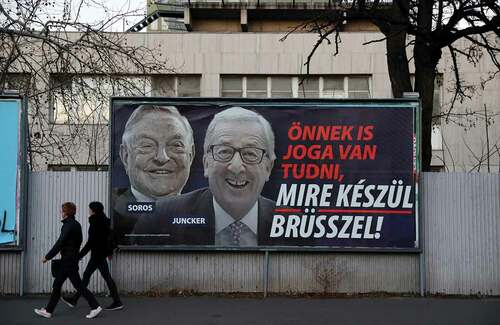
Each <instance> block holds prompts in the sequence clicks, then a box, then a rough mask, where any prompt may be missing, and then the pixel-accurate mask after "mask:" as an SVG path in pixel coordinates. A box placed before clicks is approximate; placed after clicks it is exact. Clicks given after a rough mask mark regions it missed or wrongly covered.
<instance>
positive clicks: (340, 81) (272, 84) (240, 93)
mask: <svg viewBox="0 0 500 325" xmlns="http://www.w3.org/2000/svg"><path fill="white" fill-rule="evenodd" d="M221 96H222V97H247V98H370V77H369V76H343V75H329V76H308V77H307V78H305V79H304V80H303V81H302V79H301V77H298V76H297V77H295V76H235V75H228V76H225V75H221Z"/></svg>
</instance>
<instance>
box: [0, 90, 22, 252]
mask: <svg viewBox="0 0 500 325" xmlns="http://www.w3.org/2000/svg"><path fill="white" fill-rule="evenodd" d="M0 121H1V129H2V136H1V137H0V145H1V147H2V155H0V184H2V186H1V187H0V248H2V249H3V248H6V247H11V246H18V245H19V244H20V241H19V240H20V238H19V234H20V232H19V227H20V224H21V216H22V211H24V204H22V199H23V198H24V195H23V193H24V185H23V183H22V180H23V176H24V168H25V159H24V152H25V148H24V134H23V133H24V127H23V101H22V99H21V98H20V97H17V96H0Z"/></svg>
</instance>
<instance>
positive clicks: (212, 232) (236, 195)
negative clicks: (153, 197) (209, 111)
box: [134, 107, 276, 246]
mask: <svg viewBox="0 0 500 325" xmlns="http://www.w3.org/2000/svg"><path fill="white" fill-rule="evenodd" d="M203 149H204V156H203V168H204V175H205V177H207V178H208V184H209V186H208V188H204V189H199V190H196V191H193V192H190V193H187V194H183V195H180V196H177V197H173V198H169V199H166V200H161V201H158V204H157V205H158V206H157V212H156V213H155V216H152V217H149V218H144V219H142V220H141V221H140V222H138V223H137V225H136V227H135V230H134V232H135V233H136V234H143V235H146V237H147V234H150V235H151V238H150V240H153V241H155V243H156V244H161V243H169V242H168V241H162V240H161V239H158V237H155V236H154V235H155V234H159V233H166V234H169V233H172V234H173V236H174V237H175V236H178V238H177V240H175V241H173V242H183V239H184V242H183V243H185V244H215V245H219V246H257V245H258V233H259V228H261V227H260V225H259V220H262V219H263V218H264V219H270V218H271V214H272V209H273V208H274V206H275V202H274V201H271V200H269V199H266V198H264V197H262V196H261V195H260V193H261V192H262V189H263V187H264V184H265V183H266V182H267V181H268V180H269V176H270V174H271V170H272V168H273V164H274V160H275V159H276V155H275V153H274V134H273V131H272V129H271V125H270V124H269V122H268V121H267V120H266V119H265V118H263V117H262V116H261V115H259V114H257V113H255V112H253V111H250V110H247V109H244V108H241V107H232V108H229V109H226V110H224V111H222V112H220V113H218V114H216V115H215V116H214V118H213V120H212V121H211V122H210V124H209V126H208V128H207V133H206V136H205V142H204V146H203ZM178 229H184V231H183V232H182V233H180V232H179V231H178Z"/></svg>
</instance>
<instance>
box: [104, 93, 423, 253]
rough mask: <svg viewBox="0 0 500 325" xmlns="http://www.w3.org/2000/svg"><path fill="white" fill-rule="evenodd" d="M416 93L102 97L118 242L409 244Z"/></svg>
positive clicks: (414, 209) (412, 238) (413, 216)
mask: <svg viewBox="0 0 500 325" xmlns="http://www.w3.org/2000/svg"><path fill="white" fill-rule="evenodd" d="M418 110H419V102H418V100H415V99H413V100H410V99H403V100H385V101H384V100H305V99H302V100H284V99H283V100H270V99H267V100H266V99H262V100H260V99H254V100H252V99H220V98H216V99H201V98H197V99H172V98H113V99H112V101H111V121H112V122H111V129H110V131H111V141H110V146H111V148H110V149H111V156H112V163H111V168H110V173H111V184H110V186H111V191H110V192H111V200H110V205H111V207H112V209H111V211H112V212H111V216H112V219H113V226H114V229H115V232H116V234H117V236H118V238H119V243H120V244H121V245H123V246H128V247H140V248H147V247H152V246H154V247H155V248H158V247H159V246H161V247H164V248H166V249H179V248H182V249H190V248H192V249H211V248H214V249H221V248H230V249H235V248H236V249H239V248H240V249H297V250H300V249H313V250H314V249H367V250H371V249H373V250H380V249H382V250H384V249H385V250H415V249H418V248H419V245H418V192H417V191H418V187H417V185H418V171H419V150H418V142H417V139H418V138H419V135H418V133H419V126H418V124H419V122H418Z"/></svg>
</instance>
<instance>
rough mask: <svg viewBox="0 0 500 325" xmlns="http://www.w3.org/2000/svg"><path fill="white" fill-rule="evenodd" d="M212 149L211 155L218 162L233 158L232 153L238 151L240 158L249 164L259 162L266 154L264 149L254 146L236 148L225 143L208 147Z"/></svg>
mask: <svg viewBox="0 0 500 325" xmlns="http://www.w3.org/2000/svg"><path fill="white" fill-rule="evenodd" d="M209 150H210V151H212V157H213V158H214V160H215V161H219V162H229V161H231V160H232V159H233V157H234V154H235V153H236V152H238V153H239V154H240V157H241V160H243V162H244V163H246V164H249V165H257V164H260V162H261V161H262V158H264V155H265V154H266V150H264V149H260V148H255V147H245V148H239V149H236V148H234V147H231V146H228V145H225V144H215V145H211V146H210V147H209Z"/></svg>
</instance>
